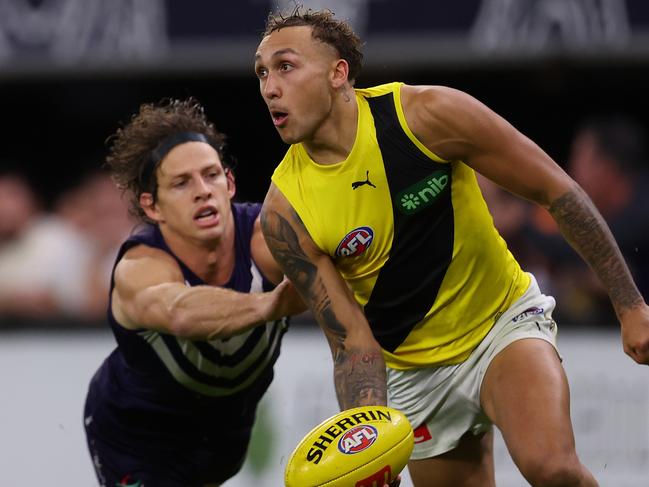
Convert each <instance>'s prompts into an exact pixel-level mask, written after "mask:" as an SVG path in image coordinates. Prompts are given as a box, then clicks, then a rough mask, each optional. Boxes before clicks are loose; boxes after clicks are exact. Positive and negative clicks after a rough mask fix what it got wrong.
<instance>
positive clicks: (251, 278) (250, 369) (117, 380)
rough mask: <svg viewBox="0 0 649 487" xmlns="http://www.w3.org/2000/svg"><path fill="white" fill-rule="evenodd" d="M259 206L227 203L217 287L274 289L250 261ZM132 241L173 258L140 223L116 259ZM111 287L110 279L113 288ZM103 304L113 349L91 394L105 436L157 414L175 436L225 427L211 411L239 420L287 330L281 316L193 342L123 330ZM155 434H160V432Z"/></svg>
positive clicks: (267, 377) (143, 424)
mask: <svg viewBox="0 0 649 487" xmlns="http://www.w3.org/2000/svg"><path fill="white" fill-rule="evenodd" d="M260 207H261V205H259V204H251V203H243V204H239V203H234V204H233V205H232V211H233V215H234V220H235V228H236V236H235V252H236V261H235V267H234V271H233V273H232V276H231V278H230V280H229V282H228V283H227V284H225V285H224V286H223V287H226V288H229V289H233V290H235V291H240V292H263V291H269V290H271V289H272V288H273V285H272V283H270V282H269V281H267V280H266V279H265V278H264V276H262V274H261V272H260V271H259V270H258V269H257V267H256V266H255V264H254V262H253V261H252V258H251V251H250V239H251V237H252V233H253V226H254V222H255V219H256V218H257V215H258V214H259V211H260ZM138 244H144V245H148V246H150V247H155V248H159V249H162V250H164V251H165V252H168V253H169V254H171V255H172V256H173V257H174V258H176V257H175V255H174V254H173V253H172V252H171V250H170V249H169V248H168V247H167V245H166V243H165V241H164V239H163V237H162V234H161V233H160V230H159V229H158V227H157V226H154V225H144V226H143V227H142V228H141V229H139V230H138V231H137V232H136V233H134V234H133V235H131V236H130V237H129V238H128V239H127V240H126V242H125V243H124V244H123V245H122V247H121V248H120V250H119V253H118V256H117V260H116V263H117V262H119V260H120V259H121V258H122V256H123V255H124V253H125V252H126V251H127V250H128V249H129V248H131V247H133V246H135V245H138ZM176 260H177V262H178V265H179V266H180V268H181V269H182V272H183V275H184V278H185V282H186V284H187V286H197V285H201V284H204V282H203V281H202V280H201V279H200V278H198V277H197V276H196V275H195V274H194V273H193V272H192V271H191V270H190V269H189V268H187V266H186V265H185V264H184V263H183V262H182V261H180V260H179V259H178V258H176ZM113 286H114V281H113V282H111V293H112V288H113ZM108 309H109V312H108V319H109V322H110V325H111V327H112V330H113V333H114V335H115V338H116V340H117V343H118V347H117V348H116V349H115V350H114V351H113V353H112V354H111V355H110V356H109V357H108V358H107V359H106V361H105V362H104V364H103V365H102V367H101V369H100V370H99V372H98V373H97V374H96V376H95V380H94V381H93V384H92V386H91V395H90V396H91V397H93V398H95V397H96V398H97V399H99V398H101V401H102V402H101V404H104V406H102V408H101V410H102V411H104V413H103V415H102V417H101V418H99V417H95V420H96V421H98V422H100V423H101V424H98V425H97V427H99V428H101V429H102V430H103V431H104V433H105V434H108V435H110V434H111V431H110V429H111V428H118V429H121V428H129V429H130V430H131V432H133V430H139V429H140V428H142V430H143V431H146V432H147V434H150V433H151V428H150V427H149V426H150V425H151V424H152V423H151V421H152V418H153V417H154V416H155V414H164V415H165V417H166V418H167V419H166V420H165V425H164V428H167V429H168V428H173V430H174V434H183V433H182V431H183V430H187V433H188V434H189V433H190V431H189V430H191V429H196V428H199V429H202V430H203V431H207V430H208V429H210V428H223V427H224V426H223V423H222V421H217V420H216V418H215V416H214V415H215V414H217V413H218V414H220V415H222V416H221V417H226V416H228V415H232V418H233V420H232V423H233V425H234V424H237V423H238V420H236V421H235V420H234V418H236V417H244V416H247V414H248V412H249V411H254V408H255V407H256V404H257V402H258V400H259V399H260V398H261V396H262V395H263V393H264V392H265V391H266V389H267V388H268V386H269V384H270V382H271V380H272V377H273V365H274V363H275V361H276V359H277V357H278V355H279V350H280V342H281V339H282V336H283V334H284V332H285V331H286V329H287V321H286V319H283V320H280V321H276V322H269V323H267V324H266V325H265V326H258V327H256V328H253V329H252V330H250V331H247V332H245V333H243V334H241V335H236V336H233V337H231V338H229V339H214V340H210V341H198V340H190V339H185V338H179V337H176V336H172V335H169V334H165V333H161V332H157V331H152V330H146V329H139V330H137V329H136V330H129V329H126V328H124V327H123V326H121V325H120V324H119V323H118V322H117V321H116V320H115V317H114V316H113V314H112V312H111V311H110V310H111V307H110V305H109V308H108ZM92 402H93V403H94V402H96V400H95V399H93V400H92ZM97 404H99V403H97ZM168 415H171V416H173V417H177V418H178V424H177V425H176V426H172V423H173V420H172V419H171V418H170V417H168ZM223 415H224V416H223ZM95 416H96V415H95ZM113 418H114V419H113ZM118 418H119V419H118ZM125 418H126V419H125ZM128 418H131V419H130V420H129V419H128ZM190 424H193V425H196V428H193V427H191V426H190ZM147 425H148V426H147ZM164 428H163V429H164ZM154 429H155V428H154ZM158 429H159V428H158ZM159 433H160V434H165V433H164V431H162V430H161V431H159ZM191 433H192V434H193V432H191Z"/></svg>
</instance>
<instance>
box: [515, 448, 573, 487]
mask: <svg viewBox="0 0 649 487" xmlns="http://www.w3.org/2000/svg"><path fill="white" fill-rule="evenodd" d="M521 473H522V474H523V476H524V477H525V478H526V479H527V481H528V482H529V483H530V484H531V485H532V486H534V487H578V486H580V485H582V479H583V469H582V466H581V463H580V462H579V460H578V459H577V457H576V456H575V457H563V458H552V459H546V460H545V461H535V462H529V463H528V464H527V465H524V466H522V467H521Z"/></svg>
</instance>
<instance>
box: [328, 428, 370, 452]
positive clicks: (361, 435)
mask: <svg viewBox="0 0 649 487" xmlns="http://www.w3.org/2000/svg"><path fill="white" fill-rule="evenodd" d="M378 437H379V433H378V432H377V431H376V428H375V427H374V426H370V425H369V424H361V425H359V426H355V427H354V428H352V429H350V430H349V431H347V432H346V433H345V434H344V435H343V436H342V438H341V439H340V440H338V449H339V450H340V451H341V452H342V453H344V454H346V455H351V454H353V453H358V452H361V451H363V450H367V449H368V448H369V447H370V446H372V444H373V443H374V442H375V441H376V439H377V438H378Z"/></svg>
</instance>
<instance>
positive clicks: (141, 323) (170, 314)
mask: <svg viewBox="0 0 649 487" xmlns="http://www.w3.org/2000/svg"><path fill="white" fill-rule="evenodd" d="M303 307H304V305H303V303H302V300H301V299H300V298H299V295H298V294H297V293H296V292H295V290H294V288H293V287H292V285H291V284H290V283H289V282H288V281H284V282H282V283H280V284H279V285H278V286H277V287H276V288H275V289H274V290H273V291H271V292H267V293H240V292H237V291H232V290H230V289H225V288H220V287H214V286H193V287H190V286H187V285H185V282H184V278H183V275H182V272H181V270H180V268H179V267H178V264H177V263H176V261H175V260H174V259H173V258H172V257H171V256H169V254H167V253H165V252H163V251H161V250H159V249H154V248H152V247H148V246H145V245H139V246H137V247H133V248H132V249H130V250H128V251H127V252H126V254H125V255H124V257H123V258H122V259H121V260H120V262H119V263H118V265H117V268H116V269H115V289H114V291H113V299H112V309H113V313H114V315H115V318H116V319H117V321H118V322H119V323H120V324H121V325H122V326H124V327H126V328H129V329H137V328H145V329H151V330H156V331H161V332H164V333H170V334H173V335H176V336H180V337H183V338H189V339H194V340H210V339H213V338H227V337H230V336H233V335H237V334H239V333H243V332H244V331H246V330H249V329H250V328H253V327H255V326H258V325H260V324H262V323H265V322H267V321H274V320H277V319H280V318H281V317H282V316H286V315H290V314H295V313H299V312H301V311H302V309H303Z"/></svg>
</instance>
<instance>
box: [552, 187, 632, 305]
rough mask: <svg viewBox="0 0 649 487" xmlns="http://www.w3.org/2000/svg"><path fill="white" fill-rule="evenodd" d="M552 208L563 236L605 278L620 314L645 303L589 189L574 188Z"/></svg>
mask: <svg viewBox="0 0 649 487" xmlns="http://www.w3.org/2000/svg"><path fill="white" fill-rule="evenodd" d="M549 210H550V213H551V214H552V216H553V217H554V219H555V220H556V222H557V223H558V225H559V228H560V230H561V233H562V234H563V236H564V237H565V238H566V240H567V241H568V242H569V243H570V245H572V246H573V247H574V249H575V250H576V251H577V252H579V254H580V255H581V256H582V257H583V259H584V260H585V261H586V262H587V263H588V264H589V265H590V266H591V267H592V269H593V270H594V271H595V273H596V274H597V275H598V276H599V278H600V279H601V281H602V282H603V284H604V286H605V287H606V289H607V290H608V294H609V296H610V298H611V302H612V303H613V306H614V307H615V310H616V311H617V314H618V316H619V315H621V314H622V313H623V312H625V311H627V310H629V309H631V308H633V307H634V306H636V305H638V304H640V303H642V296H641V295H640V293H639V292H638V288H637V287H636V285H635V283H634V282H633V278H632V277H631V273H630V272H629V268H628V267H627V265H626V262H625V261H624V257H622V254H621V252H620V249H619V248H618V246H617V243H616V242H615V239H614V237H613V235H612V234H611V231H610V230H609V228H608V225H607V224H606V222H605V221H604V219H603V218H602V216H601V215H600V213H599V212H598V211H597V208H595V205H594V204H593V202H592V201H591V200H590V198H589V197H588V196H587V195H586V193H585V192H584V191H583V190H582V189H581V188H576V189H574V190H571V191H569V192H567V193H566V194H564V195H563V196H561V197H559V198H557V199H556V200H555V201H553V202H552V204H551V205H550V209H549Z"/></svg>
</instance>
